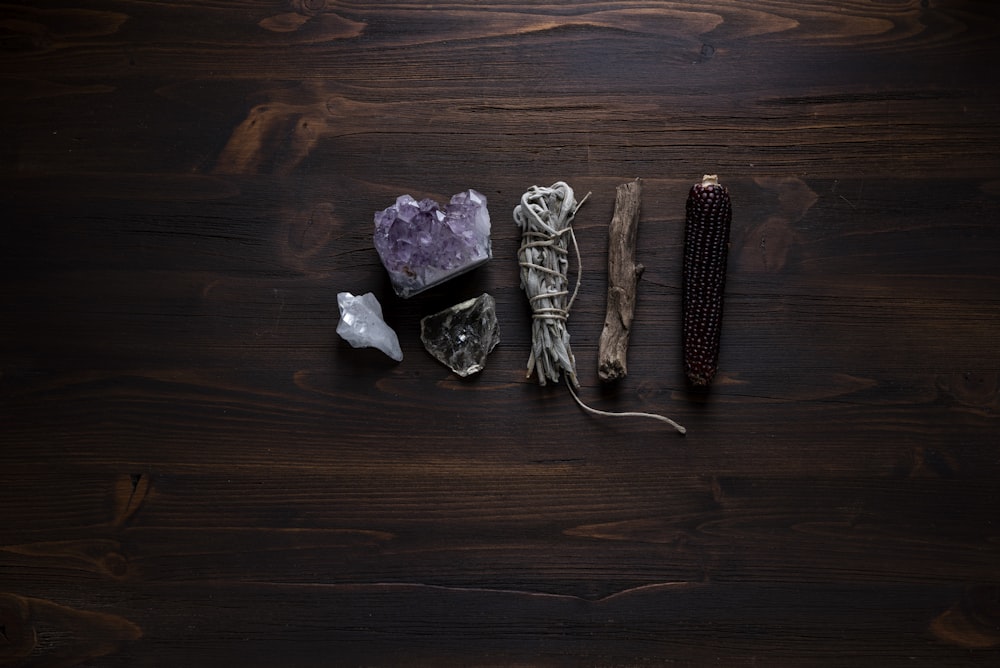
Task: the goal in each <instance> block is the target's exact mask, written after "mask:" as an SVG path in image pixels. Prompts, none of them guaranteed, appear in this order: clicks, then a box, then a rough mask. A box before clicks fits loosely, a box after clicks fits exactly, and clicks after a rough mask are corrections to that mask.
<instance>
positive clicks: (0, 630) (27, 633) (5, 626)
mask: <svg viewBox="0 0 1000 668" xmlns="http://www.w3.org/2000/svg"><path fill="white" fill-rule="evenodd" d="M30 615H31V610H30V608H29V606H28V603H27V601H26V600H25V599H23V598H21V597H20V596H14V595H13V594H0V663H4V664H6V663H7V662H9V661H13V660H15V659H22V658H24V657H26V656H28V655H29V654H31V651H32V650H33V649H34V648H35V645H36V644H37V642H38V638H37V636H36V634H35V629H34V628H33V627H32V626H31V624H30V622H29V617H30Z"/></svg>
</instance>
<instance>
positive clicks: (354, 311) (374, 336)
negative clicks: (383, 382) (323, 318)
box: [337, 292, 403, 362]
mask: <svg viewBox="0 0 1000 668" xmlns="http://www.w3.org/2000/svg"><path fill="white" fill-rule="evenodd" d="M337 306H338V307H340V323H339V324H338V325H337V334H339V335H340V337H341V338H342V339H344V340H345V341H347V342H348V343H350V344H351V345H352V346H354V347H355V348H378V349H379V350H381V351H382V352H384V353H385V354H386V355H388V356H389V357H391V358H392V359H394V360H396V361H397V362H401V361H402V360H403V351H402V349H400V347H399V338H398V337H397V336H396V332H394V331H393V329H392V328H391V327H389V325H387V324H385V320H383V319H382V305H381V304H379V303H378V299H376V298H375V295H373V294H372V293H370V292H368V293H366V294H363V295H361V296H360V297H355V296H354V295H352V294H351V293H350V292H340V293H338V294H337Z"/></svg>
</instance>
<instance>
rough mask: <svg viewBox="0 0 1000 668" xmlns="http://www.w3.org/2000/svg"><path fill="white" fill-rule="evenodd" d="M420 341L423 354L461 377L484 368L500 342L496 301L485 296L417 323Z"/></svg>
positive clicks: (457, 305)
mask: <svg viewBox="0 0 1000 668" xmlns="http://www.w3.org/2000/svg"><path fill="white" fill-rule="evenodd" d="M420 340H421V341H423V342H424V347H425V348H427V352H429V353H430V354H431V355H433V356H434V357H435V359H437V360H439V361H440V362H441V363H442V364H444V365H445V366H447V367H448V368H449V369H451V370H452V371H454V372H455V373H457V374H458V375H459V376H462V377H465V376H469V375H471V374H474V373H478V372H480V371H482V370H483V368H484V367H485V366H486V357H487V356H488V355H489V354H490V353H491V352H493V349H494V348H496V345H497V343H499V342H500V323H498V322H497V312H496V300H494V299H493V297H492V296H490V295H488V294H485V293H484V294H482V295H480V296H479V297H477V298H475V299H470V300H468V301H464V302H462V303H461V304H456V305H455V306H452V307H451V308H448V309H445V310H444V311H441V312H440V313H435V314H434V315H429V316H427V317H426V318H424V319H423V320H421V321H420Z"/></svg>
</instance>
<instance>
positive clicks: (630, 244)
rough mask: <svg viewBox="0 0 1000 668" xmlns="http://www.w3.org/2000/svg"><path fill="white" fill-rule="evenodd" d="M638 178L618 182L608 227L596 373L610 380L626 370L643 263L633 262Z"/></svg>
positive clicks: (636, 221) (639, 184)
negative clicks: (605, 297)
mask: <svg viewBox="0 0 1000 668" xmlns="http://www.w3.org/2000/svg"><path fill="white" fill-rule="evenodd" d="M641 196H642V182H641V181H640V180H639V179H636V180H635V181H631V182H629V183H623V184H621V185H620V186H618V188H617V191H616V194H615V212H614V215H613V216H612V218H611V225H610V226H609V227H608V310H607V313H606V315H605V316H604V329H603V330H602V331H601V342H600V348H599V352H598V362H597V374H598V375H599V376H600V377H601V380H603V381H605V382H611V381H614V380H618V379H620V378H624V377H625V376H626V375H627V374H628V364H627V362H626V358H627V356H628V337H629V331H630V330H631V328H632V316H633V314H634V313H635V293H636V284H637V283H638V282H639V277H640V276H642V272H643V269H645V267H643V266H642V265H641V264H636V263H635V240H636V232H637V231H638V229H639V201H640V199H641Z"/></svg>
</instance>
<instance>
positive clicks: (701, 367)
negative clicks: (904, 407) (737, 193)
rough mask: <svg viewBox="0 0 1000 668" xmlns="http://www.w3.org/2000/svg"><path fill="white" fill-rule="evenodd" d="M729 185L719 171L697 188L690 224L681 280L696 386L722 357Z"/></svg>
mask: <svg viewBox="0 0 1000 668" xmlns="http://www.w3.org/2000/svg"><path fill="white" fill-rule="evenodd" d="M732 217H733V211H732V204H731V202H730V200H729V191H727V190H726V188H725V186H722V185H720V184H719V179H718V177H717V176H715V175H714V174H706V175H705V177H704V178H703V179H702V181H701V183H696V184H695V185H694V186H692V188H691V192H690V194H689V195H688V200H687V220H686V222H685V227H684V265H683V279H682V283H681V293H682V295H681V299H682V311H683V314H682V319H683V328H684V331H683V339H684V372H685V373H686V374H687V377H688V380H689V381H691V384H692V385H695V386H696V387H706V386H707V385H708V384H709V383H710V382H712V378H713V377H714V376H715V372H716V370H717V368H718V363H719V338H720V335H721V333H722V302H723V299H722V297H723V293H724V291H725V287H726V260H727V257H728V254H729V224H730V222H731V221H732Z"/></svg>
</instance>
